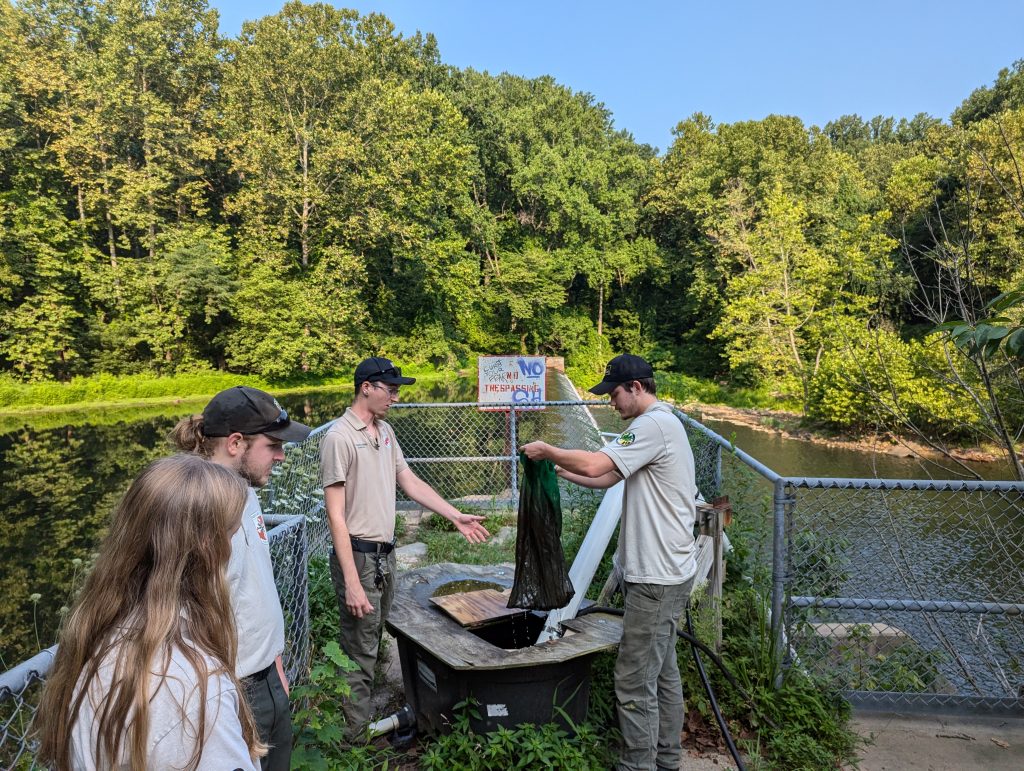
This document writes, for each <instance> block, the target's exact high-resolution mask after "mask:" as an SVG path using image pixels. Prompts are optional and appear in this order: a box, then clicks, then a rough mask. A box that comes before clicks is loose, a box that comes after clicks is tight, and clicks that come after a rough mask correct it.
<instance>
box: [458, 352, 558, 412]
mask: <svg viewBox="0 0 1024 771" xmlns="http://www.w3.org/2000/svg"><path fill="white" fill-rule="evenodd" d="M476 368H477V401H479V402H480V403H481V404H494V403H496V402H512V403H513V404H515V405H517V406H518V405H522V406H523V407H530V406H531V405H534V404H536V405H537V406H536V407H535V409H543V408H542V407H541V406H540V404H539V403H540V402H543V401H545V398H546V392H545V389H544V382H545V375H546V374H547V368H546V365H545V363H544V357H543V356H479V357H477V360H476ZM484 409H502V408H501V407H491V408H486V407H485V408H484Z"/></svg>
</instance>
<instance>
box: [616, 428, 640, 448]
mask: <svg viewBox="0 0 1024 771" xmlns="http://www.w3.org/2000/svg"><path fill="white" fill-rule="evenodd" d="M635 441H636V434H634V433H633V432H632V431H627V432H626V433H624V434H619V438H618V439H616V440H615V444H617V445H619V446H620V447H629V446H630V445H631V444H633V442H635Z"/></svg>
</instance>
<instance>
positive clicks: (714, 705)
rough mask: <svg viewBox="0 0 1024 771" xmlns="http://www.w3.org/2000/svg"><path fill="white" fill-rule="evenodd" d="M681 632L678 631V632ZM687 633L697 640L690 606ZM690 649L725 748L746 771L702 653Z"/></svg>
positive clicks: (695, 648)
mask: <svg viewBox="0 0 1024 771" xmlns="http://www.w3.org/2000/svg"><path fill="white" fill-rule="evenodd" d="M678 631H679V630H678V629H677V630H676V632H678ZM686 631H687V632H689V634H690V637H691V638H693V639H696V638H695V636H694V634H693V620H692V619H691V618H690V606H689V604H687V606H686ZM690 648H691V649H692V650H693V660H694V662H695V663H696V664H697V674H699V675H700V681H701V683H703V684H704V691H705V693H707V695H708V699H710V700H711V710H712V711H713V712H714V713H715V720H717V721H718V727H719V728H720V729H721V730H722V736H723V737H724V738H725V746H726V747H728V748H729V754H730V755H732V759H733V760H735V761H736V768H738V769H739V771H746V767H745V766H744V765H743V761H742V760H740V753H739V750H737V749H736V743H735V742H733V740H732V734H731V733H730V732H729V726H727V725H726V723H725V718H724V717H722V711H721V710H720V709H719V708H718V699H716V698H715V691H714V689H713V688H712V687H711V683H710V682H708V675H707V673H706V672H705V671H704V664H703V662H701V660H700V651H699V650H698V649H697V646H696V645H693V644H692V643H691V645H690Z"/></svg>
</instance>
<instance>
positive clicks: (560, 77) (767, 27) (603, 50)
mask: <svg viewBox="0 0 1024 771" xmlns="http://www.w3.org/2000/svg"><path fill="white" fill-rule="evenodd" d="M210 2H211V5H213V7H215V8H217V9H218V10H219V11H220V13H221V32H222V34H225V35H229V36H233V35H237V34H238V32H239V30H240V29H241V26H242V22H243V21H244V20H246V19H255V18H259V17H260V16H264V15H267V14H272V13H276V12H277V11H279V10H280V8H281V6H282V5H283V4H284V3H283V0H246V1H245V2H241V0H210ZM339 5H340V6H341V7H349V8H355V9H356V10H358V11H360V12H361V13H370V12H372V11H377V12H380V13H383V14H385V15H386V16H388V17H389V18H390V19H391V21H392V22H394V24H395V26H396V28H397V30H398V31H399V32H401V33H405V34H412V33H414V32H416V31H417V30H420V31H422V32H432V33H434V35H435V36H436V37H437V41H438V46H439V48H440V51H441V58H442V60H443V61H444V62H445V63H446V64H451V65H454V66H457V67H473V68H474V69H477V70H486V71H488V72H491V73H492V74H497V73H499V72H511V73H515V74H517V75H523V76H526V77H536V76H539V75H551V76H553V77H554V78H555V79H556V80H557V81H558V82H559V83H562V84H564V85H566V86H568V87H570V88H572V89H573V90H576V91H586V92H588V93H590V94H593V95H594V97H595V98H596V99H597V101H599V102H602V103H604V105H605V106H606V107H607V108H608V109H610V110H611V112H612V114H613V116H614V119H615V125H616V127H617V128H625V129H628V130H629V131H630V132H632V133H633V135H634V137H636V139H637V140H639V141H641V142H647V143H649V144H652V145H655V146H656V147H658V148H660V149H661V150H662V151H664V150H665V149H666V148H667V147H668V145H669V144H670V143H671V140H672V133H671V132H672V128H673V127H674V126H675V125H676V123H677V122H679V121H680V120H682V119H684V118H686V117H688V116H689V115H691V114H693V113H694V112H703V113H706V114H708V115H710V116H711V117H712V119H714V120H715V121H716V122H717V123H732V122H735V121H740V120H748V119H755V120H756V119H760V118H763V117H764V116H766V115H769V114H772V113H779V114H784V115H796V116H798V117H800V118H802V119H803V121H804V122H805V123H806V124H808V125H810V124H816V125H819V126H823V125H824V124H825V123H827V122H828V121H829V120H831V119H833V118H836V117H839V116H840V115H844V114H847V113H856V114H858V115H860V116H861V117H863V118H870V117H872V116H874V115H879V114H881V115H893V116H896V117H897V118H899V117H912V116H913V115H915V114H916V113H919V112H926V113H929V114H931V115H934V116H936V117H939V118H948V117H949V115H950V113H951V112H952V111H953V109H954V108H956V107H957V106H958V105H959V104H960V102H962V101H963V100H964V99H965V98H966V97H967V96H968V95H969V94H970V93H971V91H973V90H974V89H975V88H977V87H979V86H982V85H991V83H992V81H993V80H994V79H995V77H996V75H997V74H998V72H999V70H1000V69H1001V68H1003V67H1009V66H1010V65H1011V64H1012V63H1013V62H1014V61H1015V60H1017V59H1022V58H1024V0H975V1H974V2H968V0H958V1H957V0H928V1H927V2H926V1H925V0H887V1H881V0H862V1H861V2H857V3H838V2H834V1H831V2H830V1H829V0H816V1H815V2H808V1H806V0H774V2H768V1H766V0H761V1H760V2H756V1H754V0H718V1H717V2H715V0H703V1H702V2H694V1H692V0H677V1H676V2H667V1H663V0H657V1H656V2H655V1H654V0H650V1H648V0H634V2H632V3H626V2H624V1H623V0H619V2H606V0H571V1H570V0H545V1H543V2H542V1H539V0H504V1H503V2H496V1H494V0H375V1H374V0H367V1H366V2H349V3H344V4H339Z"/></svg>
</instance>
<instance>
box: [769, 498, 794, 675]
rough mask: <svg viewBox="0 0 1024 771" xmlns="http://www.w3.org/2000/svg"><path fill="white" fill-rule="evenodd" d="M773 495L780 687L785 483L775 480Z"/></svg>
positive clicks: (775, 631) (775, 642)
mask: <svg viewBox="0 0 1024 771" xmlns="http://www.w3.org/2000/svg"><path fill="white" fill-rule="evenodd" d="M774 487H775V494H774V496H773V499H772V503H773V506H772V509H773V511H774V518H773V523H772V646H773V648H774V654H775V672H776V674H775V683H774V685H775V687H776V688H779V687H781V686H782V654H783V650H784V648H783V638H782V635H783V629H784V624H783V619H782V601H783V597H784V595H785V591H786V586H785V570H786V561H785V560H786V547H785V544H786V540H785V539H786V504H787V503H789V500H790V499H789V498H788V497H787V496H786V482H785V480H784V479H776V480H775V485H774Z"/></svg>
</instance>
